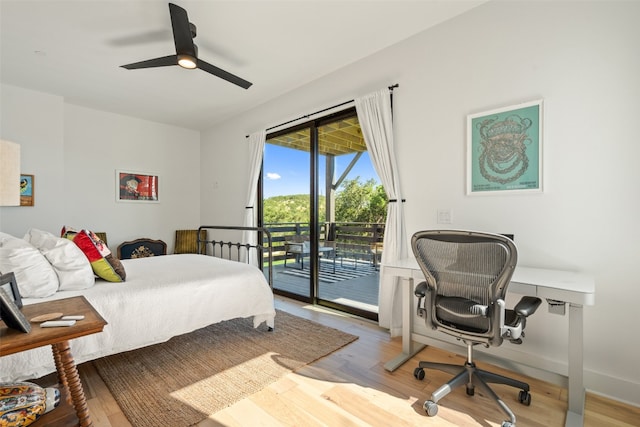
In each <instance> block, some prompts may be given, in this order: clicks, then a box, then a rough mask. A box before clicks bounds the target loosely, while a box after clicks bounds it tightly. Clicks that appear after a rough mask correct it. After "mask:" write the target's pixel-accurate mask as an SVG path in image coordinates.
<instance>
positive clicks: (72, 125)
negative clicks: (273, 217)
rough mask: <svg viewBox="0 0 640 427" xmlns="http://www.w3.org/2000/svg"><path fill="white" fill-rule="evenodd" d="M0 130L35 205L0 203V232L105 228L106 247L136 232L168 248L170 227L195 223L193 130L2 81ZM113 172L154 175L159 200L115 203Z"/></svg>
mask: <svg viewBox="0 0 640 427" xmlns="http://www.w3.org/2000/svg"><path fill="white" fill-rule="evenodd" d="M1 89H2V92H1V96H2V115H1V118H2V122H1V125H2V126H1V128H0V130H1V133H2V137H3V138H4V139H7V140H10V141H14V142H17V143H19V144H20V146H21V166H22V171H23V173H30V174H34V175H35V206H34V207H3V208H0V230H1V231H3V232H6V233H10V234H13V235H16V236H20V237H21V236H23V235H24V234H25V232H26V231H27V230H28V229H29V228H31V227H34V228H40V229H43V230H47V231H50V232H52V233H58V232H59V231H60V229H61V228H62V226H63V225H67V226H71V227H76V228H89V229H92V230H94V231H104V232H107V237H108V243H109V247H110V248H111V250H112V251H115V249H116V247H117V246H118V244H120V243H121V242H123V241H125V240H131V239H135V238H139V237H149V238H155V239H162V240H164V241H165V242H167V244H168V251H169V252H172V251H173V243H174V235H175V230H176V229H181V228H194V227H197V226H199V225H200V197H199V195H200V163H199V156H200V133H199V132H197V131H194V130H188V129H183V128H178V127H175V126H169V125H164V124H160V123H153V122H149V121H145V120H140V119H135V118H131V117H126V116H120V115H117V114H112V113H105V112H101V111H96V110H92V109H88V108H84V107H79V106H76V105H72V104H67V103H65V102H64V99H63V98H61V97H58V96H54V95H48V94H44V93H39V92H34V91H30V90H26V89H22V88H18V87H13V86H9V85H2V87H1ZM116 169H127V170H132V171H141V172H153V173H156V174H158V175H159V176H160V180H159V193H160V203H157V204H156V203H118V202H116V199H115V191H116V180H115V171H116Z"/></svg>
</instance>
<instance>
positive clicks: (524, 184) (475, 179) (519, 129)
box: [466, 99, 543, 195]
mask: <svg viewBox="0 0 640 427" xmlns="http://www.w3.org/2000/svg"><path fill="white" fill-rule="evenodd" d="M542 104H543V101H542V100H541V99H539V100H535V101H530V102H525V103H522V104H517V105H512V106H508V107H503V108H497V109H494V110H490V111H485V112H481V113H475V114H470V115H468V116H467V153H466V154H467V156H466V157H467V159H466V163H467V165H466V172H467V185H466V192H467V195H497V194H500V195H506V194H522V193H541V192H542V191H543V186H542V184H543V174H542V172H543V157H542V146H543V144H542V135H543V134H542V121H543V114H542V113H543V111H542Z"/></svg>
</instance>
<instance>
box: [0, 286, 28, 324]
mask: <svg viewBox="0 0 640 427" xmlns="http://www.w3.org/2000/svg"><path fill="white" fill-rule="evenodd" d="M13 281H14V282H15V277H13ZM0 318H1V319H2V320H3V321H4V323H5V325H7V327H9V328H11V329H16V330H18V331H21V332H24V333H27V334H28V333H29V332H31V323H30V322H29V321H28V320H27V318H26V317H24V314H22V312H21V311H20V309H19V308H18V306H17V305H16V303H15V302H14V299H13V296H10V295H9V293H8V292H7V291H6V290H5V288H4V287H0Z"/></svg>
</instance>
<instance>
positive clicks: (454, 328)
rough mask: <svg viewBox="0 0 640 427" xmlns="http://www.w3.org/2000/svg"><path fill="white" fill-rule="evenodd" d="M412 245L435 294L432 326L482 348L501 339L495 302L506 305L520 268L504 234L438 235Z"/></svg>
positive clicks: (420, 237)
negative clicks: (511, 284)
mask: <svg viewBox="0 0 640 427" xmlns="http://www.w3.org/2000/svg"><path fill="white" fill-rule="evenodd" d="M411 243H412V249H413V252H414V255H415V256H416V259H417V261H418V264H419V265H420V268H421V269H422V272H423V274H424V276H425V278H426V279H427V283H428V285H429V288H430V289H431V292H429V296H428V298H427V303H426V304H428V305H429V306H428V307H426V308H427V312H428V313H429V318H430V319H429V320H430V321H431V324H432V326H433V327H434V328H436V329H443V332H449V334H450V335H454V336H456V337H459V338H463V339H470V340H471V339H473V340H475V341H478V342H489V341H491V340H492V339H496V338H498V337H499V336H500V332H499V324H497V323H498V322H497V321H498V320H499V319H498V318H497V317H496V313H497V312H498V310H496V309H495V302H496V300H498V299H502V300H504V297H505V294H506V291H507V286H508V284H509V280H510V279H511V276H512V274H513V270H514V268H515V266H516V262H517V250H516V247H515V245H514V244H513V242H512V241H511V240H510V239H507V238H506V237H504V236H501V235H498V234H491V233H480V232H468V231H457V230H454V231H447V230H434V231H421V232H418V233H416V234H414V236H413V238H412V241H411Z"/></svg>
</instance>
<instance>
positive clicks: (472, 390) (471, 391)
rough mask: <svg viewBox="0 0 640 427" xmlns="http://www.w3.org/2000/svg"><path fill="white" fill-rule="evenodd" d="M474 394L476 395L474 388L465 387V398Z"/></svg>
mask: <svg viewBox="0 0 640 427" xmlns="http://www.w3.org/2000/svg"><path fill="white" fill-rule="evenodd" d="M474 394H476V389H475V387H467V396H473V395H474Z"/></svg>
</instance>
